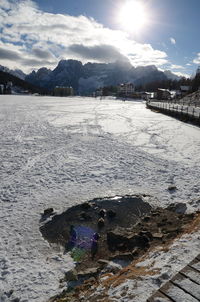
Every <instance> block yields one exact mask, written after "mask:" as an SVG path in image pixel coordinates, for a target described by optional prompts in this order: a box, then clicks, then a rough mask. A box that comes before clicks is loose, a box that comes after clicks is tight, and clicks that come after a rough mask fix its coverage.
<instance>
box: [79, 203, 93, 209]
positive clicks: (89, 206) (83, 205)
mask: <svg viewBox="0 0 200 302" xmlns="http://www.w3.org/2000/svg"><path fill="white" fill-rule="evenodd" d="M81 208H82V209H83V210H88V209H90V208H91V204H90V203H89V202H84V203H82V205H81Z"/></svg>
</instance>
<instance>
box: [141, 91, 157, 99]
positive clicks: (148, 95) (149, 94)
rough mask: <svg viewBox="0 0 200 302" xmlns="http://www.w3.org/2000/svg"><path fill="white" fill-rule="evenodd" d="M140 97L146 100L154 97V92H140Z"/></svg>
mask: <svg viewBox="0 0 200 302" xmlns="http://www.w3.org/2000/svg"><path fill="white" fill-rule="evenodd" d="M140 97H141V98H142V99H143V100H145V101H148V100H150V99H153V98H154V92H140Z"/></svg>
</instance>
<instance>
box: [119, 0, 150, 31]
mask: <svg viewBox="0 0 200 302" xmlns="http://www.w3.org/2000/svg"><path fill="white" fill-rule="evenodd" d="M119 22H120V23H121V25H122V26H123V28H124V29H126V30H128V31H133V32H137V31H140V30H141V29H142V27H143V26H144V25H145V23H146V22H147V15H146V12H145V7H144V5H143V4H142V3H141V2H139V1H137V0H129V1H127V2H126V3H125V4H124V6H123V7H122V8H121V11H120V13H119Z"/></svg>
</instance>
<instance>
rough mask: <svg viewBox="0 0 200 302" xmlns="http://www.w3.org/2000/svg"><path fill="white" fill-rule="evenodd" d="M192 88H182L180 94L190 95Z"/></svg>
mask: <svg viewBox="0 0 200 302" xmlns="http://www.w3.org/2000/svg"><path fill="white" fill-rule="evenodd" d="M190 89H191V87H190V86H180V92H181V96H182V97H183V96H185V95H186V94H188V93H189V92H190Z"/></svg>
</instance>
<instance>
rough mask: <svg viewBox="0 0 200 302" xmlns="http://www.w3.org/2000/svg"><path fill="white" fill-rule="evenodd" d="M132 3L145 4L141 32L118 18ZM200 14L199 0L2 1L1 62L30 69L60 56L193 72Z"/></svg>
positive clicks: (199, 60) (199, 54) (199, 49)
mask: <svg viewBox="0 0 200 302" xmlns="http://www.w3.org/2000/svg"><path fill="white" fill-rule="evenodd" d="M127 2H133V3H135V2H139V3H140V4H141V5H142V7H143V8H144V9H145V18H146V19H147V20H145V22H146V21H147V22H146V23H145V24H144V25H143V27H142V29H140V30H138V31H137V30H132V29H127V28H125V27H124V26H123V24H122V23H120V21H119V14H120V11H121V10H123V7H124V5H125V4H126V3H127ZM199 13H200V0H74V1H72V0H56V1H55V0H35V1H31V0H17V1H16V0H15V1H14V0H0V24H2V27H1V26H0V64H1V65H5V66H8V67H11V66H12V67H16V68H21V69H22V70H24V71H26V72H28V71H30V70H32V69H38V68H40V67H42V66H46V67H48V68H51V69H52V68H54V67H55V66H56V64H57V62H58V61H59V60H60V59H69V58H73V59H79V60H81V61H82V62H83V63H86V62H88V61H92V62H106V63H108V62H112V61H115V60H129V61H130V62H131V63H132V65H133V66H139V65H156V66H157V67H158V68H160V69H168V70H171V71H173V72H176V73H177V74H188V75H191V74H193V73H194V72H195V70H196V68H197V67H198V64H200V40H199V28H200V18H199ZM132 15H133V14H132V13H131V16H132ZM125 19H126V18H125ZM1 21H2V22H1Z"/></svg>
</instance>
